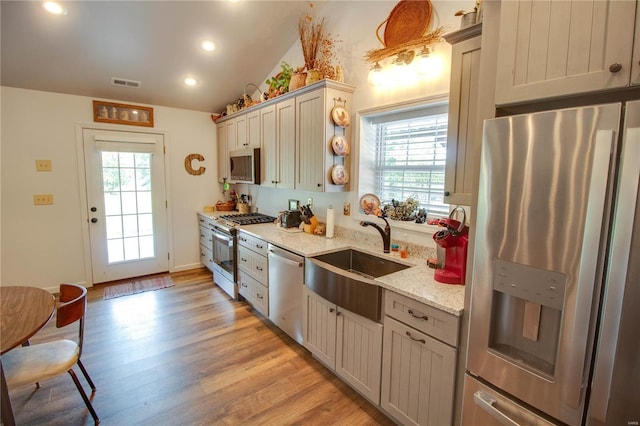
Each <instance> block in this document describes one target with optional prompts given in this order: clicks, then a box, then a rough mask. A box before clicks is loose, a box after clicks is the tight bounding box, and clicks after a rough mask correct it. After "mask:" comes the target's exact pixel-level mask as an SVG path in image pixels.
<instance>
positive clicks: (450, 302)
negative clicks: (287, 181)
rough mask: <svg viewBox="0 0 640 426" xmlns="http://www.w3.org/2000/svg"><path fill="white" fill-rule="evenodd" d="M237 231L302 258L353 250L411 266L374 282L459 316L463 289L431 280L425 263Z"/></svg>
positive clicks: (273, 229) (265, 230)
mask: <svg viewBox="0 0 640 426" xmlns="http://www.w3.org/2000/svg"><path fill="white" fill-rule="evenodd" d="M241 230H242V232H246V233H248V234H251V235H254V236H256V237H258V238H261V239H263V240H265V241H267V242H269V243H272V244H275V245H277V246H279V247H282V248H284V249H287V250H290V251H292V252H294V253H297V254H299V255H302V256H305V257H310V256H316V255H319V254H323V253H328V252H331V251H335V250H340V249H344V248H357V249H358V250H361V251H365V252H368V253H372V254H374V255H376V256H381V257H386V258H389V259H391V260H394V261H396V262H400V263H405V264H407V265H412V267H410V268H407V269H405V270H402V271H399V272H395V273H393V274H389V275H385V276H382V277H379V278H376V279H375V282H376V283H377V284H378V285H380V287H382V288H385V289H387V290H391V291H394V292H396V293H399V294H402V295H404V296H407V297H409V298H412V299H414V300H417V301H419V302H422V303H424V304H426V305H429V306H432V307H434V308H437V309H440V310H442V311H445V312H448V313H450V314H452V315H456V316H461V315H462V311H463V308H464V291H465V286H463V285H451V284H443V283H439V282H437V281H436V280H435V279H434V277H433V273H434V270H433V269H431V268H429V267H428V266H427V264H426V259H423V258H420V257H417V256H416V257H412V256H409V257H408V258H407V259H401V258H400V255H399V254H397V253H390V254H384V253H381V252H375V251H371V250H370V247H368V246H366V245H364V244H359V243H358V241H357V240H354V239H346V238H340V237H336V238H325V237H324V236H319V235H310V234H306V233H304V232H292V231H289V230H285V229H282V228H279V227H277V226H275V225H274V224H271V223H268V224H260V225H249V226H244V227H242V228H241ZM380 251H381V250H380Z"/></svg>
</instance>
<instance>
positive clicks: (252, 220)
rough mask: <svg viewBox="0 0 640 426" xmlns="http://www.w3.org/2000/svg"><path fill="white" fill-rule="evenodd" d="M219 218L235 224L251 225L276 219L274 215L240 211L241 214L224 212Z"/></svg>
mask: <svg viewBox="0 0 640 426" xmlns="http://www.w3.org/2000/svg"><path fill="white" fill-rule="evenodd" d="M219 218H220V219H222V220H225V221H227V222H231V223H235V224H237V225H253V224H257V223H271V222H273V221H274V220H276V218H275V217H272V216H268V215H266V214H262V213H241V214H225V215H221V216H219Z"/></svg>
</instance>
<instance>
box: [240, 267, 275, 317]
mask: <svg viewBox="0 0 640 426" xmlns="http://www.w3.org/2000/svg"><path fill="white" fill-rule="evenodd" d="M238 292H239V293H240V294H241V295H242V296H244V298H245V299H247V301H248V302H249V303H251V304H252V305H253V307H254V308H255V309H256V310H257V311H258V312H260V313H261V314H262V315H264V316H269V291H268V290H267V288H266V287H265V286H263V285H262V284H260V283H259V282H258V281H256V280H255V279H254V278H252V277H251V276H250V275H249V274H247V273H246V272H243V271H240V273H239V274H238Z"/></svg>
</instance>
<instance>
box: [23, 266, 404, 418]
mask: <svg viewBox="0 0 640 426" xmlns="http://www.w3.org/2000/svg"><path fill="white" fill-rule="evenodd" d="M171 276H172V278H173V280H174V281H175V283H176V286H174V287H171V288H166V289H162V290H158V291H151V292H146V293H141V294H137V295H132V296H126V297H121V298H116V299H110V300H103V298H102V296H103V290H104V287H105V286H104V285H97V286H94V287H93V288H92V289H90V290H89V304H88V307H87V316H86V325H85V348H84V352H83V354H82V360H83V362H84V365H85V366H86V368H87V370H88V371H89V374H90V375H91V377H92V379H93V381H94V382H95V384H96V386H97V391H96V392H95V394H94V395H93V404H94V407H95V409H96V411H97V412H98V415H99V416H100V420H101V423H100V424H101V425H138V424H145V425H217V424H224V425H253V424H262V425H290V424H296V425H303V424H309V425H334V424H336V425H391V424H393V423H392V422H391V421H390V420H389V419H388V418H387V417H385V416H384V415H383V414H382V413H381V412H380V411H378V410H377V409H376V407H375V406H374V405H372V404H371V403H369V402H368V401H367V400H365V399H364V398H363V397H361V396H360V395H359V394H358V393H357V392H355V391H354V390H352V389H351V388H350V387H349V386H348V385H346V384H345V383H343V382H342V381H341V380H340V379H339V378H337V376H335V375H334V374H333V373H332V372H330V371H329V370H328V369H326V368H325V367H324V366H322V364H320V363H319V362H318V361H316V360H315V359H314V358H313V357H312V356H311V355H310V354H309V352H308V351H306V350H305V349H304V348H302V347H301V346H299V345H298V344H297V343H295V342H294V341H293V340H292V339H291V338H289V336H287V335H286V334H284V333H283V332H282V331H281V330H280V329H278V328H277V327H275V326H274V325H273V324H271V322H270V321H269V320H268V319H266V318H265V317H263V316H261V315H260V314H258V313H257V312H255V311H254V310H253V309H252V308H251V307H250V305H248V304H246V303H245V302H237V301H232V300H230V299H229V298H228V297H227V296H226V294H224V293H223V292H222V290H220V289H219V288H218V287H217V286H215V285H214V284H213V283H212V280H211V274H210V273H209V272H208V271H207V270H206V269H198V270H194V271H187V272H181V273H175V274H171ZM76 330H77V328H76V327H75V325H71V326H68V327H66V328H64V329H56V328H55V320H52V321H50V322H49V324H48V325H47V326H46V327H45V328H44V329H43V330H41V331H40V332H39V333H38V334H36V335H35V336H34V337H33V338H32V339H31V343H32V344H35V343H38V342H42V341H45V340H48V339H54V338H65V337H73V336H75V333H76V332H77V331H76ZM76 371H77V372H78V377H80V380H81V382H82V383H83V384H84V385H85V389H86V390H87V391H88V392H89V391H90V389H89V386H88V385H87V384H86V382H85V381H84V377H82V374H80V372H79V371H78V369H77V368H76ZM10 395H11V400H12V403H13V408H14V412H15V416H16V422H17V424H18V425H40V424H41V425H45V424H46V425H82V424H93V421H92V418H91V415H90V414H89V413H88V411H87V410H86V408H85V405H84V403H83V402H82V399H81V398H80V395H79V394H78V392H77V390H76V389H75V387H74V385H73V382H72V380H71V378H70V377H69V376H68V375H63V376H60V377H57V378H54V379H51V380H49V381H46V382H43V383H41V388H40V389H36V388H35V386H27V387H22V388H19V389H12V390H11V391H10Z"/></svg>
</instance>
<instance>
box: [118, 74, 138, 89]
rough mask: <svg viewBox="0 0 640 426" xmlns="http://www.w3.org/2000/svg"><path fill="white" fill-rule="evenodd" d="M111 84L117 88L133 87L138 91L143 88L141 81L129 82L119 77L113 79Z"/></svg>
mask: <svg viewBox="0 0 640 426" xmlns="http://www.w3.org/2000/svg"><path fill="white" fill-rule="evenodd" d="M111 83H112V84H115V85H116V86H122V87H133V88H136V89H137V88H139V87H141V86H142V82H140V81H135V80H127V79H125V78H118V77H111Z"/></svg>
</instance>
